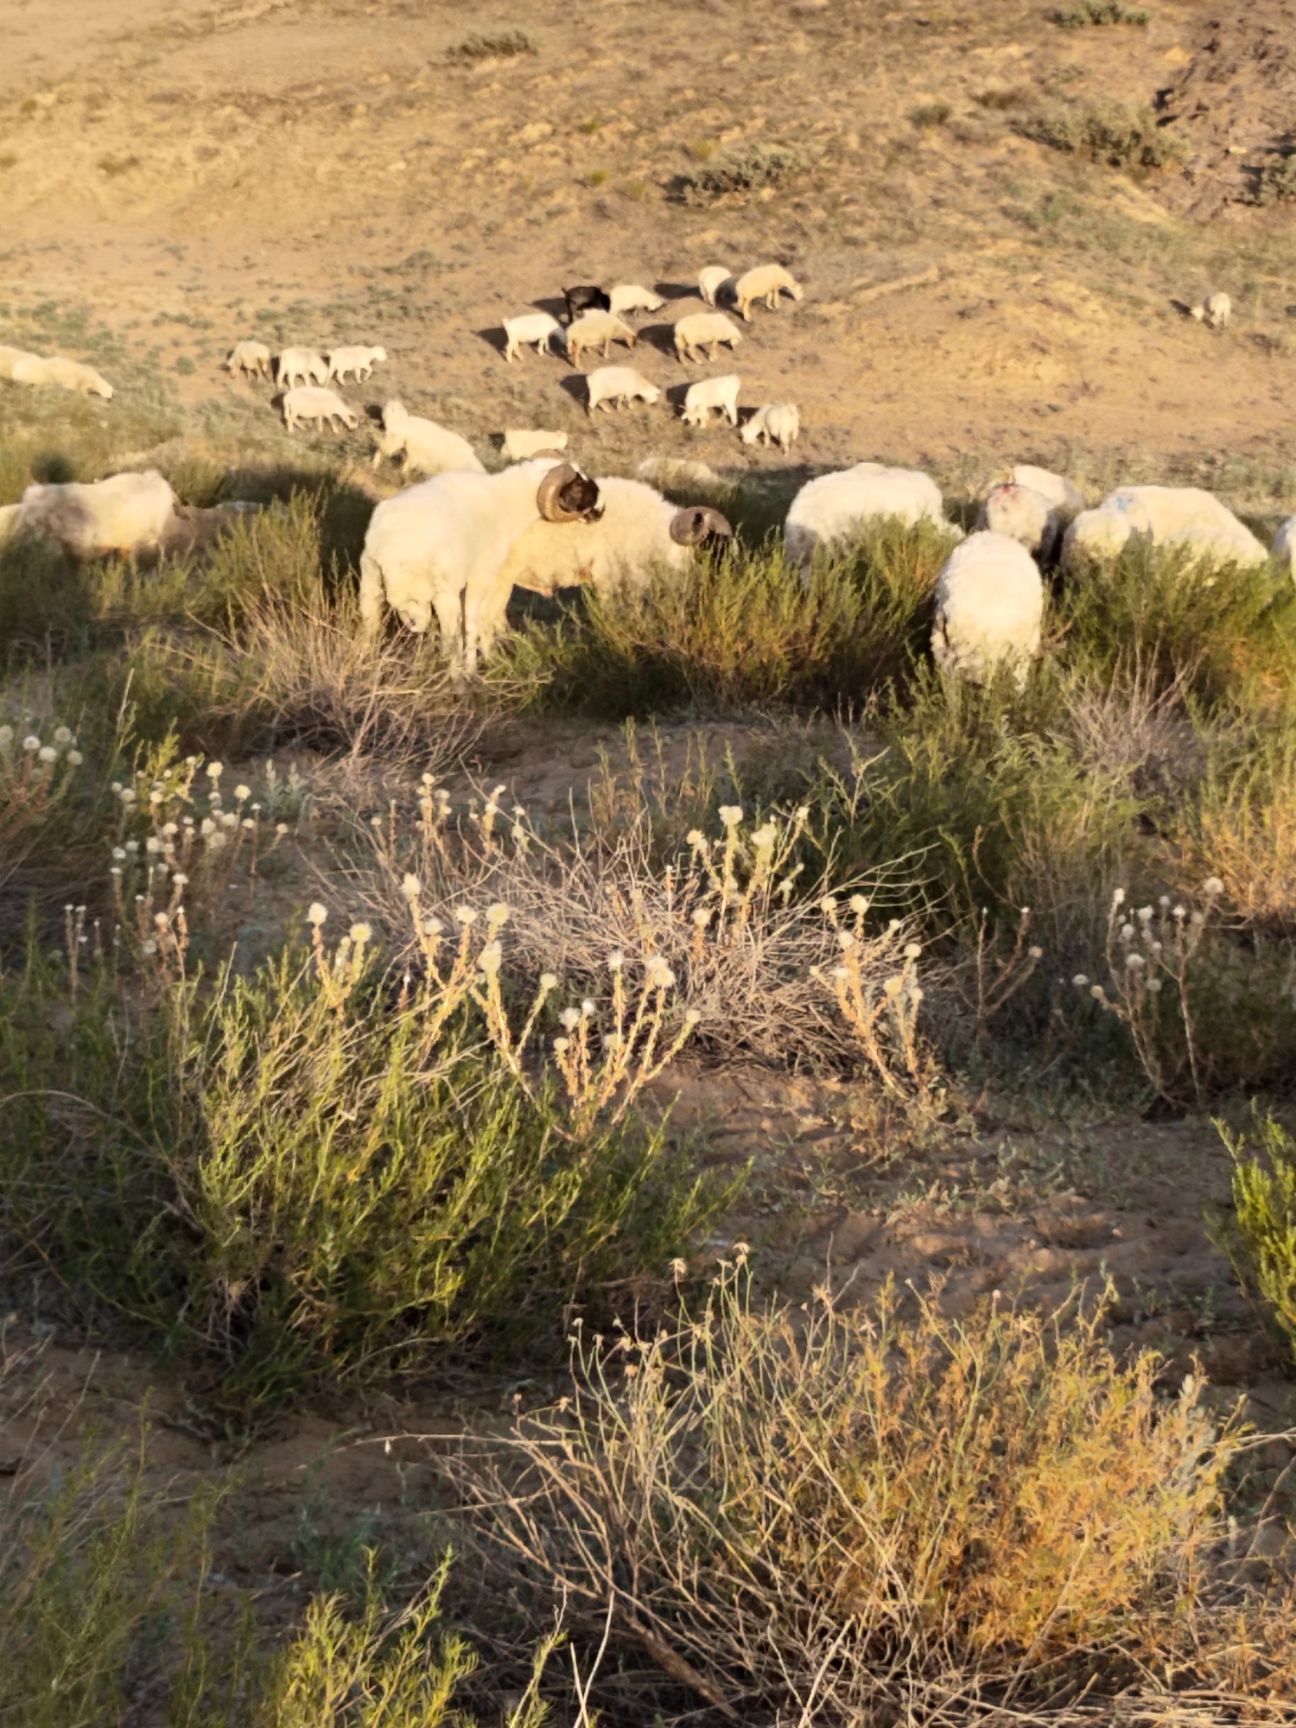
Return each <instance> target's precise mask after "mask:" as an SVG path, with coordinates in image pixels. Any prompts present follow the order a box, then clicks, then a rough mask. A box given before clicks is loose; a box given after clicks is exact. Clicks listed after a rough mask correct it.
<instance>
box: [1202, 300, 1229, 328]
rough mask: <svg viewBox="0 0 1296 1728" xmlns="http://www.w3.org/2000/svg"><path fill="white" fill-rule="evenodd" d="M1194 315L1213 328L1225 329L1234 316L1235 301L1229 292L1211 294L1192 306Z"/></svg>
mask: <svg viewBox="0 0 1296 1728" xmlns="http://www.w3.org/2000/svg"><path fill="white" fill-rule="evenodd" d="M1192 316H1193V317H1194V318H1195V319H1196V320H1197V322H1198V323H1199V324H1200V323H1202V322H1203V320H1204V321H1205V323H1206V325H1207V326H1208V327H1209V328H1210V329H1211V330H1223V329H1224V328H1225V326H1226V325H1227V324H1228V321H1229V319H1230V318H1231V317H1232V316H1233V302H1232V301H1231V300H1230V299H1229V297H1228V295H1227V294H1210V295H1208V296H1207V297H1206V299H1205V300H1199V301H1198V302H1197V304H1196V305H1195V306H1194V307H1193V308H1192Z"/></svg>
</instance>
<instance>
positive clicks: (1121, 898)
mask: <svg viewBox="0 0 1296 1728" xmlns="http://www.w3.org/2000/svg"><path fill="white" fill-rule="evenodd" d="M1124 904H1125V890H1124V889H1123V888H1117V889H1116V891H1115V893H1114V894H1113V895H1112V905H1113V906H1123V905H1124Z"/></svg>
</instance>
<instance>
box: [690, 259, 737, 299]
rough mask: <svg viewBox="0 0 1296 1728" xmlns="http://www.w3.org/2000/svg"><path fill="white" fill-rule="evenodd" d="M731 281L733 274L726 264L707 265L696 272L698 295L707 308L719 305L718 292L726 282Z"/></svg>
mask: <svg viewBox="0 0 1296 1728" xmlns="http://www.w3.org/2000/svg"><path fill="white" fill-rule="evenodd" d="M732 281H733V272H732V271H731V270H730V268H729V266H728V265H727V264H708V265H707V266H706V268H705V269H703V270H699V271H698V293H699V294H700V295H701V296H702V298H703V300H704V301H705V302H706V304H707V305H708V306H718V305H719V304H720V290H721V289H722V288H723V287H724V285H725V283H726V282H732Z"/></svg>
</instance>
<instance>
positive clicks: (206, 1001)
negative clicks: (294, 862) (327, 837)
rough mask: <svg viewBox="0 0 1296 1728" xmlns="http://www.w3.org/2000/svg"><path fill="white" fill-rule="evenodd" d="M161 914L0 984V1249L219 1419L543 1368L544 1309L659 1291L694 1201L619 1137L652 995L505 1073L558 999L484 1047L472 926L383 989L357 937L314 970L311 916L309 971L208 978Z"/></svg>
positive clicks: (492, 965)
mask: <svg viewBox="0 0 1296 1728" xmlns="http://www.w3.org/2000/svg"><path fill="white" fill-rule="evenodd" d="M177 899H178V891H177V893H176V895H175V896H173V898H172V899H171V901H170V902H169V903H168V904H167V906H166V907H165V909H164V910H162V911H160V912H158V913H156V914H155V916H154V917H153V918H152V919H149V920H147V921H141V927H140V930H139V933H138V935H137V936H136V937H135V938H134V939H133V940H132V939H131V935H130V931H129V929H124V930H119V932H118V935H119V941H118V942H117V943H115V944H114V945H113V948H112V950H111V951H110V954H109V956H108V958H105V959H104V960H101V961H100V962H99V963H97V964H96V963H94V962H92V961H86V962H84V963H83V964H82V965H81V966H79V967H78V969H77V971H76V972H75V973H74V974H72V973H70V971H69V967H68V965H67V964H66V963H63V962H58V961H51V960H48V959H46V958H45V957H44V956H43V955H41V954H39V953H38V952H35V951H33V952H32V953H31V954H30V956H29V959H28V962H27V964H26V966H25V968H24V969H23V970H22V971H21V972H16V973H11V974H9V975H8V976H7V977H6V978H4V979H3V980H0V997H2V999H3V1016H2V1017H0V1073H2V1074H3V1077H4V1078H3V1090H4V1093H5V1102H4V1106H3V1108H2V1109H0V1235H3V1237H4V1238H5V1239H6V1241H7V1242H8V1243H9V1244H10V1247H11V1251H12V1252H13V1253H14V1254H15V1256H16V1257H17V1259H18V1260H19V1261H22V1260H24V1259H25V1260H26V1261H27V1262H28V1263H35V1261H38V1262H39V1263H40V1264H41V1265H43V1266H44V1267H46V1268H47V1269H48V1270H52V1269H54V1268H57V1269H58V1275H59V1276H60V1278H61V1279H63V1280H64V1281H65V1282H66V1284H67V1285H68V1286H69V1289H70V1292H71V1294H72V1295H73V1296H74V1297H76V1298H78V1299H79V1300H80V1301H81V1302H82V1304H83V1305H84V1306H88V1307H89V1308H90V1309H91V1310H92V1311H93V1309H94V1308H95V1307H96V1305H98V1306H103V1307H106V1308H109V1309H112V1310H115V1311H117V1312H118V1313H119V1314H121V1315H124V1316H126V1317H128V1318H130V1319H133V1320H135V1321H137V1322H140V1323H142V1324H144V1325H146V1326H147V1327H148V1328H150V1329H151V1330H152V1331H154V1332H156V1333H158V1334H160V1335H162V1336H163V1337H165V1338H167V1339H169V1340H170V1341H171V1342H172V1344H173V1345H174V1346H175V1347H176V1348H177V1349H179V1350H181V1351H182V1352H187V1353H188V1354H189V1356H190V1357H191V1358H192V1357H193V1355H194V1353H195V1352H198V1353H200V1355H201V1357H202V1358H203V1359H204V1360H205V1361H206V1362H207V1363H209V1364H210V1367H211V1369H212V1370H213V1371H214V1372H215V1373H216V1374H217V1375H218V1376H219V1379H220V1383H221V1387H222V1396H224V1397H227V1398H229V1399H238V1400H239V1401H240V1402H246V1403H248V1404H249V1405H251V1406H269V1405H271V1404H273V1403H274V1401H276V1400H277V1399H280V1398H282V1397H284V1396H286V1395H288V1394H289V1393H293V1392H296V1391H299V1390H300V1389H302V1388H303V1387H310V1386H312V1385H319V1384H321V1383H325V1382H339V1381H343V1380H347V1379H355V1378H357V1377H359V1378H364V1377H370V1376H375V1375H376V1376H379V1377H383V1376H389V1375H393V1374H402V1373H403V1374H410V1375H417V1374H426V1373H427V1372H429V1371H430V1370H432V1369H435V1368H436V1367H437V1365H438V1364H439V1362H440V1361H442V1360H443V1359H444V1358H445V1356H446V1354H447V1352H452V1351H455V1350H462V1349H463V1348H464V1347H465V1346H466V1345H468V1344H469V1343H474V1344H475V1345H476V1347H477V1348H478V1349H479V1350H483V1351H485V1352H487V1353H490V1354H498V1353H499V1352H501V1351H507V1352H508V1353H509V1354H510V1355H511V1356H512V1357H513V1359H515V1360H516V1359H517V1357H518V1356H519V1355H524V1354H526V1353H527V1352H528V1351H530V1350H533V1349H536V1348H540V1349H542V1350H543V1349H544V1348H545V1347H546V1346H552V1343H553V1341H554V1332H555V1326H556V1321H557V1316H558V1314H559V1312H560V1311H561V1310H562V1309H563V1308H564V1306H565V1305H567V1304H569V1303H571V1302H575V1301H588V1302H592V1303H594V1304H595V1306H597V1304H598V1300H599V1290H600V1287H601V1286H602V1285H603V1284H604V1282H606V1281H608V1280H610V1279H613V1278H615V1279H617V1280H624V1279H626V1278H632V1277H634V1276H636V1275H637V1274H639V1273H642V1272H645V1271H654V1272H656V1271H659V1270H660V1268H661V1266H662V1265H663V1264H664V1262H665V1258H666V1256H667V1255H668V1254H669V1253H670V1252H671V1251H672V1250H673V1249H674V1248H676V1247H677V1246H678V1244H679V1242H680V1241H681V1240H683V1239H685V1238H686V1237H687V1236H688V1235H689V1234H690V1232H691V1231H692V1230H693V1229H694V1228H695V1227H696V1226H697V1225H698V1224H699V1223H700V1222H701V1221H702V1220H703V1219H704V1218H705V1217H706V1216H708V1215H709V1213H710V1212H711V1211H712V1210H713V1209H714V1207H715V1205H717V1204H718V1203H719V1200H720V1198H721V1196H720V1194H719V1193H718V1191H716V1190H715V1189H714V1187H713V1186H711V1185H708V1184H705V1183H703V1182H702V1181H700V1180H699V1179H697V1178H696V1177H695V1176H694V1175H693V1174H692V1173H691V1172H690V1170H689V1168H688V1164H687V1161H686V1154H685V1152H684V1151H683V1150H681V1149H676V1148H673V1147H672V1146H671V1145H670V1144H669V1143H668V1142H667V1140H666V1138H665V1132H664V1129H662V1128H657V1129H648V1128H643V1127H640V1126H637V1125H636V1124H635V1123H634V1122H633V1121H632V1120H629V1119H626V1118H625V1109H624V1105H625V1101H626V1098H627V1096H632V1095H633V1091H634V1088H635V1086H636V1084H640V1083H642V1078H643V1077H646V1076H648V1075H650V1074H652V1073H656V1072H659V1071H660V1068H661V1067H662V1066H664V1065H665V1063H666V1062H667V1061H669V1060H670V1058H671V1057H672V1056H673V1054H674V1053H675V1052H676V1051H677V1050H678V1048H679V1045H680V1043H681V1042H682V1041H683V1036H684V1035H685V1034H686V1033H687V1030H688V1026H687V1023H685V1022H683V1021H681V1020H679V1018H678V1017H675V1019H674V1020H671V1021H670V1023H669V1024H667V1021H668V1018H669V1016H670V1013H671V1010H670V1004H669V1000H668V996H669V992H668V990H667V988H666V986H665V985H664V984H661V982H660V981H659V980H657V981H653V980H650V981H649V983H648V984H647V985H646V986H645V987H644V990H643V991H642V992H641V991H638V990H637V991H636V992H634V993H633V995H632V998H631V1002H630V1005H629V1014H630V1018H631V1019H632V1020H633V1026H625V1027H624V1030H625V1036H624V1038H623V1040H622V1044H621V1045H620V1046H619V1047H618V1050H617V1052H616V1055H615V1057H614V1056H613V1055H612V1054H611V1046H610V1043H609V1046H608V1053H607V1054H605V1056H603V1057H601V1058H598V1059H596V1060H593V1061H587V1062H586V1064H585V1068H584V1071H582V1072H580V1073H575V1074H573V1073H571V1072H569V1068H570V1064H569V1063H568V1062H565V1061H564V1060H563V1059H562V1055H561V1052H559V1051H558V1050H557V1047H555V1054H554V1056H553V1058H552V1060H551V1063H550V1064H549V1065H548V1067H546V1065H545V1064H543V1063H541V1064H540V1065H539V1067H536V1066H535V1064H534V1063H533V1061H532V1059H531V1056H530V1052H529V1047H528V1044H529V1040H530V1039H531V1037H532V1033H533V1031H535V1029H536V1028H537V1026H538V1024H539V1023H540V1022H539V1021H538V1016H540V1014H541V1011H542V1009H543V1006H544V1001H545V998H546V997H547V996H548V994H549V991H550V990H551V989H552V988H553V987H554V983H555V981H553V980H549V981H548V982H544V983H542V986H541V988H540V990H539V992H538V993H537V996H536V998H535V1000H534V1001H533V1003H532V1006H531V1008H530V1010H529V1012H528V1014H527V1015H526V1017H525V1024H524V1025H523V1026H522V1027H521V1029H520V1030H518V1029H516V1028H514V1027H511V1025H510V1021H509V1018H508V1014H507V1010H506V1008H505V1006H504V1003H503V1000H502V997H501V995H500V984H499V966H498V959H499V940H498V936H499V929H500V926H501V923H502V919H501V918H500V917H499V916H497V915H495V914H491V915H490V916H489V917H484V927H485V928H484V935H476V934H475V933H473V932H472V930H471V925H472V922H473V920H472V919H471V918H470V917H469V916H468V915H467V914H466V913H465V916H464V918H463V920H462V921H461V931H462V934H461V936H460V937H459V939H458V940H456V941H455V942H454V943H452V944H450V945H449V947H448V949H446V948H445V947H444V946H443V944H442V942H441V939H440V937H439V936H438V935H437V934H435V933H434V932H432V931H430V930H429V931H423V932H422V934H421V946H420V949H419V952H418V954H417V956H416V963H417V975H415V973H414V972H411V973H409V974H407V975H406V977H405V978H404V980H402V978H401V977H400V976H399V975H397V976H395V977H387V976H384V975H383V974H382V973H381V970H380V969H378V968H375V967H374V966H373V964H372V948H371V939H370V934H369V931H368V929H367V927H366V926H363V925H355V926H353V927H352V929H351V931H350V933H349V934H348V935H347V936H344V937H343V938H342V939H341V940H340V942H339V943H338V945H337V946H336V948H335V949H332V950H330V949H328V948H327V947H326V946H325V944H324V942H323V938H322V935H321V932H320V925H321V922H322V915H323V908H319V909H318V910H317V911H316V912H313V913H312V918H313V920H314V923H313V929H314V931H315V946H314V950H313V953H312V954H311V956H310V957H309V959H308V960H307V961H306V962H305V963H303V960H302V958H301V956H300V955H299V954H298V955H294V954H292V953H291V952H285V953H284V954H283V955H282V956H281V957H280V958H279V959H277V960H275V961H272V962H268V963H266V964H265V965H263V966H262V967H260V968H258V969H257V970H256V971H255V972H253V973H252V974H251V975H250V976H248V977H245V978H237V977H235V976H233V975H232V974H231V973H230V972H228V971H226V972H225V973H224V974H222V975H221V976H220V977H219V978H218V979H214V980H211V981H204V980H202V979H201V978H199V979H195V980H191V979H189V978H188V977H187V976H186V969H187V962H186V951H187V946H188V940H189V931H188V922H187V918H186V915H185V913H184V911H183V908H181V907H178V906H177V905H176V900H177ZM149 925H151V926H152V928H151V929H150V928H149ZM121 946H129V947H131V948H132V950H133V951H134V952H135V953H136V954H137V955H138V961H139V965H140V966H141V968H142V971H143V976H142V977H141V978H140V979H139V980H138V981H137V982H132V981H131V980H129V979H128V978H125V977H122V976H121V975H120V973H119V971H118V970H117V969H116V968H115V967H114V966H113V965H112V964H111V963H110V961H111V953H112V952H116V951H118V950H119V949H120V947H121ZM55 1016H57V1021H56V1019H55V1018H54V1017H55ZM577 1018H578V1019H580V1018H581V1016H580V1014H579V1013H578V1015H577ZM56 1023H57V1027H58V1030H57V1031H55V1030H54V1026H55V1024H56ZM676 1027H678V1030H676V1029H675V1028H676ZM641 1070H642V1075H641ZM33 1256H34V1257H35V1261H33V1259H32V1257H33Z"/></svg>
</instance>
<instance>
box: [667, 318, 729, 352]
mask: <svg viewBox="0 0 1296 1728" xmlns="http://www.w3.org/2000/svg"><path fill="white" fill-rule="evenodd" d="M741 341H742V331H741V330H740V329H739V328H738V326H737V325H736V324H735V323H734V322H733V320H732V319H730V318H727V317H726V316H725V314H724V313H723V312H690V313H688V315H687V316H686V317H684V318H681V319H680V321H679V323H678V324H676V326H675V354H676V357H677V358H678V359H680V360H686V361H687V360H701V359H702V358H703V353H702V351H703V349H707V350H708V353H707V355H706V358H707V359H708V360H714V359H715V357H716V353H717V351H718V350H719V349H720V348H722V347H729V348H736V347H737V346H738V344H739V343H740V342H741Z"/></svg>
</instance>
